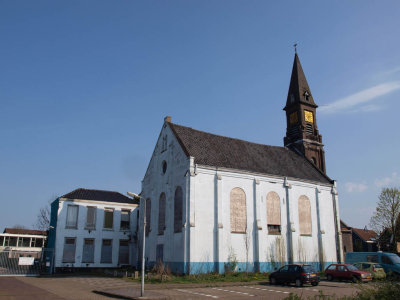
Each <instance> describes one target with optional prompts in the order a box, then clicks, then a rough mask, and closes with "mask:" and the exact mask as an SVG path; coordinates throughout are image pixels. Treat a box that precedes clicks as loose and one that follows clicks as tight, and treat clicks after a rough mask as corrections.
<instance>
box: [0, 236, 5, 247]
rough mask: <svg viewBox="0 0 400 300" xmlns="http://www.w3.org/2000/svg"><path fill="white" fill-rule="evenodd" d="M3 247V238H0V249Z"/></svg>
mask: <svg viewBox="0 0 400 300" xmlns="http://www.w3.org/2000/svg"><path fill="white" fill-rule="evenodd" d="M2 246H4V236H0V247H2Z"/></svg>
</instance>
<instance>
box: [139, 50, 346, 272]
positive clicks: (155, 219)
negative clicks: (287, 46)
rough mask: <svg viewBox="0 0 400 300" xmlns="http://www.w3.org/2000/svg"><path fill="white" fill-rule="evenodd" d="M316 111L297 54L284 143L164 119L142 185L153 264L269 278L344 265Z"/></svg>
mask: <svg viewBox="0 0 400 300" xmlns="http://www.w3.org/2000/svg"><path fill="white" fill-rule="evenodd" d="M316 108H317V105H316V104H315V103H314V100H313V98H312V95H311V91H310V89H309V87H308V84H307V81H306V79H305V76H304V73H303V70H302V68H301V65H300V61H299V59H298V56H297V54H296V55H295V60H294V64H293V70H292V77H291V82H290V87H289V93H288V99H287V103H286V106H285V108H284V109H285V111H286V115H287V134H286V137H285V147H278V146H269V145H261V144H256V143H251V142H247V141H243V140H238V139H234V138H229V137H223V136H219V135H214V134H211V133H207V132H202V131H198V130H195V129H192V128H189V127H185V126H181V125H177V124H174V123H172V120H171V118H170V117H167V118H165V121H164V124H163V126H162V129H161V133H160V135H159V139H158V141H157V144H156V147H155V149H154V152H153V155H152V157H151V160H150V163H149V165H148V168H147V171H146V174H145V176H144V179H143V181H142V193H141V195H142V197H143V198H145V199H146V208H147V209H146V219H147V225H146V255H145V256H146V262H147V264H148V265H152V264H155V263H156V262H158V261H162V262H163V263H164V264H165V265H168V266H169V268H170V269H171V271H173V272H176V273H205V272H219V273H223V272H224V271H225V270H226V268H227V267H230V266H234V265H236V270H237V271H261V272H266V271H271V270H273V269H274V268H276V267H279V266H280V265H282V264H285V263H310V264H313V265H315V266H316V267H317V268H318V269H319V268H323V267H325V266H326V265H327V264H330V263H334V262H339V261H343V254H342V250H341V249H342V247H341V239H340V227H339V225H340V221H339V220H340V218H339V211H338V208H339V204H338V196H337V192H336V183H335V181H333V180H331V179H330V178H329V177H328V176H327V175H326V174H325V158H324V150H323V145H322V137H321V135H319V133H318V128H317V124H316ZM140 209H141V211H142V212H143V209H144V207H143V205H141V208H140ZM142 215H143V214H142ZM235 262H237V264H236V263H235Z"/></svg>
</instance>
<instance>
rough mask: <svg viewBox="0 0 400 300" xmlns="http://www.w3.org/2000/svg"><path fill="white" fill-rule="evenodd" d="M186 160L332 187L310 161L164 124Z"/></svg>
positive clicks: (282, 150) (273, 148)
mask: <svg viewBox="0 0 400 300" xmlns="http://www.w3.org/2000/svg"><path fill="white" fill-rule="evenodd" d="M167 123H168V124H169V126H170V128H171V129H172V131H173V132H174V134H175V136H176V138H177V139H178V141H179V143H180V145H181V147H182V149H183V150H184V152H185V153H186V155H187V156H192V157H194V161H195V163H196V164H199V165H206V166H213V167H222V168H230V169H237V170H243V171H248V172H255V173H262V174H268V175H275V176H282V177H290V178H297V179H302V180H309V181H315V182H321V183H329V184H330V183H332V180H331V179H330V178H329V177H327V176H326V175H324V174H322V173H321V172H320V171H319V170H318V169H317V168H316V167H315V166H314V165H313V164H312V163H311V162H310V161H308V160H307V159H306V158H305V157H303V156H301V155H298V154H296V153H295V152H293V151H291V150H289V149H287V148H285V147H277V146H269V145H262V144H256V143H251V142H247V141H243V140H239V139H234V138H229V137H224V136H220V135H215V134H211V133H208V132H203V131H199V130H195V129H192V128H189V127H185V126H181V125H177V124H173V123H170V122H167Z"/></svg>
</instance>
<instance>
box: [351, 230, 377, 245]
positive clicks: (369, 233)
mask: <svg viewBox="0 0 400 300" xmlns="http://www.w3.org/2000/svg"><path fill="white" fill-rule="evenodd" d="M352 229H353V232H354V233H355V234H357V235H358V236H359V237H360V238H361V239H362V240H364V241H366V242H367V241H375V239H376V232H375V231H373V230H369V229H360V228H354V227H353V228H352Z"/></svg>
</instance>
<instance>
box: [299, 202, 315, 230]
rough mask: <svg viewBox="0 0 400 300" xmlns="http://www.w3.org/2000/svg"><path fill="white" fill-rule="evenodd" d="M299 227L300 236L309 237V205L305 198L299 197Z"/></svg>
mask: <svg viewBox="0 0 400 300" xmlns="http://www.w3.org/2000/svg"><path fill="white" fill-rule="evenodd" d="M298 209H299V227H300V234H301V235H311V233H312V231H311V229H312V226H311V203H310V199H308V197H307V196H305V195H302V196H300V197H299V202H298Z"/></svg>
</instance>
